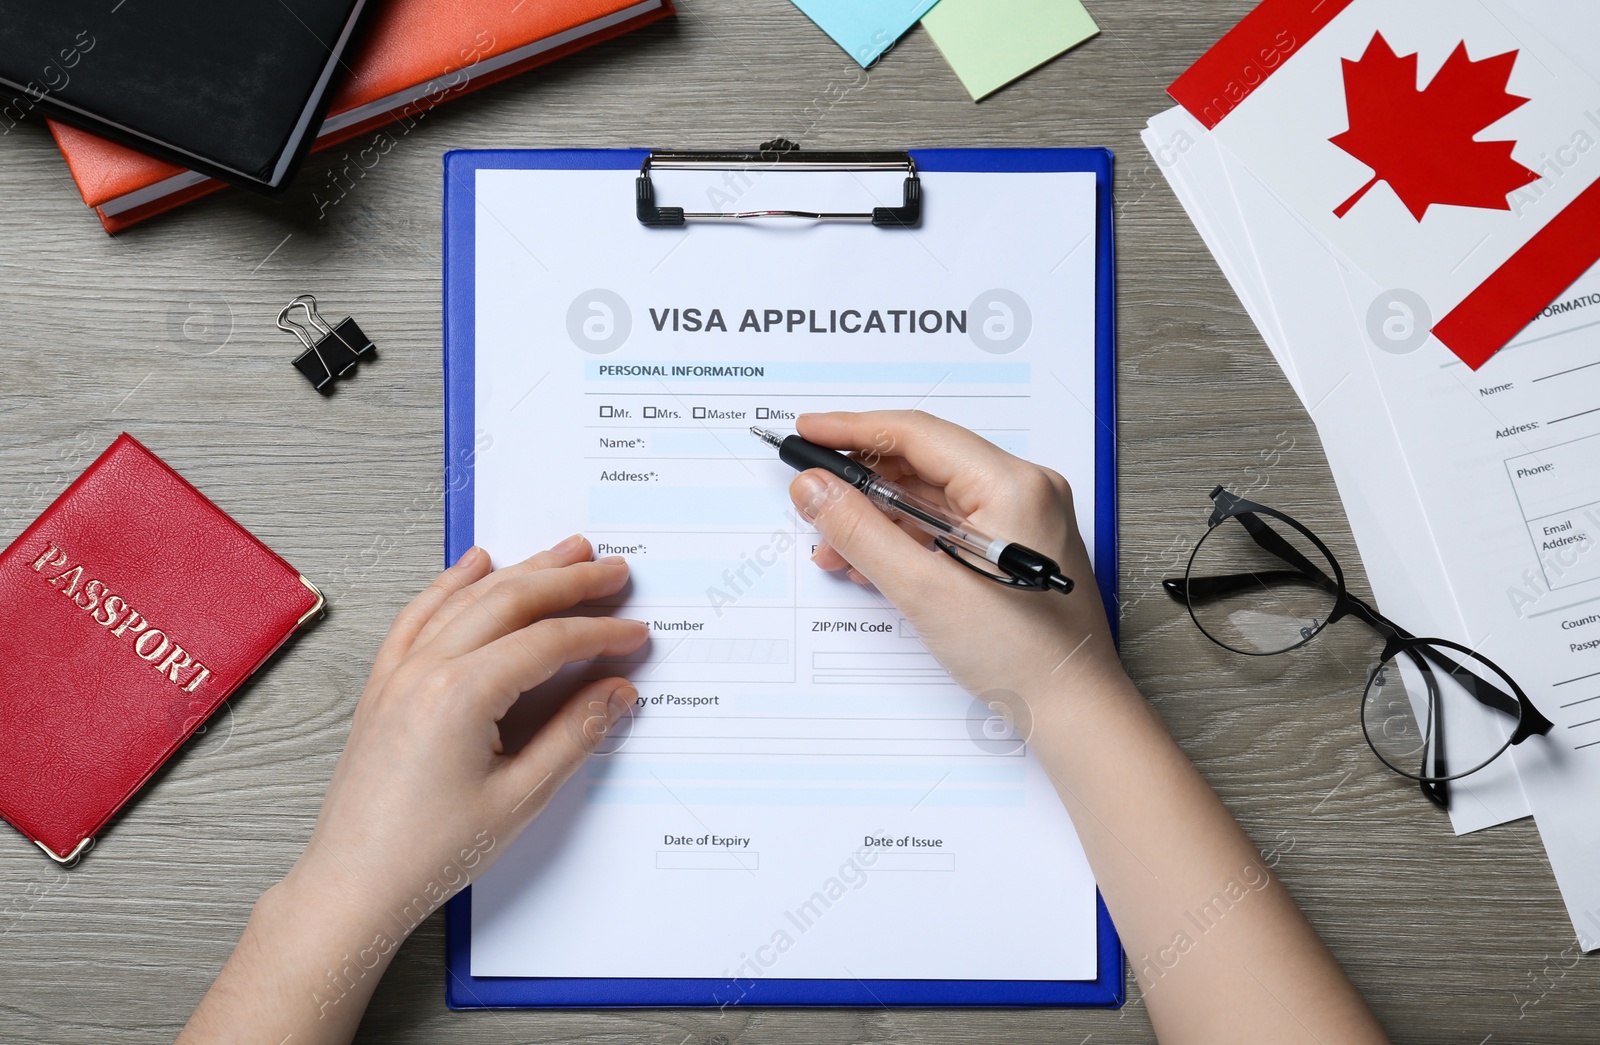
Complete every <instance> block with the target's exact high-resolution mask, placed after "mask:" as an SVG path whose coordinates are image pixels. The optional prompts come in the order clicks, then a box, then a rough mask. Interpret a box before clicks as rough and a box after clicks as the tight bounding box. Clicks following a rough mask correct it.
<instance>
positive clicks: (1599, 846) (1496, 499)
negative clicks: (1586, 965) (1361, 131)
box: [1351, 271, 1600, 950]
mask: <svg viewBox="0 0 1600 1045" xmlns="http://www.w3.org/2000/svg"><path fill="white" fill-rule="evenodd" d="M1376 294H1377V292H1376V291H1375V290H1374V288H1372V287H1371V285H1370V284H1368V283H1365V282H1364V281H1360V280H1352V285H1351V297H1352V300H1353V302H1354V304H1355V306H1356V308H1357V310H1359V309H1360V308H1361V307H1362V304H1363V302H1369V301H1371V300H1372V299H1373V298H1375V297H1376ZM1597 318H1600V278H1597V273H1596V272H1594V271H1591V272H1590V273H1589V274H1587V275H1586V276H1585V277H1584V278H1583V280H1581V281H1580V282H1579V283H1578V284H1576V285H1575V286H1574V287H1572V288H1571V289H1570V290H1568V291H1567V292H1566V293H1565V294H1563V295H1562V296H1561V297H1560V298H1559V299H1557V301H1556V302H1555V303H1554V304H1553V305H1552V311H1548V312H1547V314H1546V315H1545V316H1544V317H1542V318H1540V319H1538V320H1535V321H1534V323H1533V324H1531V325H1530V326H1529V328H1528V329H1527V331H1525V332H1524V333H1523V334H1522V335H1521V336H1520V337H1519V338H1518V340H1517V341H1516V342H1513V343H1512V345H1510V346H1508V347H1507V348H1505V349H1502V350H1501V351H1500V352H1499V353H1498V354H1497V355H1495V356H1494V358H1492V359H1491V360H1490V361H1489V362H1488V363H1486V364H1485V365H1484V366H1483V367H1482V368H1481V369H1479V370H1478V371H1477V372H1476V373H1474V372H1472V371H1470V370H1467V368H1466V367H1465V366H1462V365H1461V364H1459V363H1458V362H1455V361H1454V360H1453V357H1451V356H1450V355H1449V354H1448V352H1447V351H1446V350H1445V349H1444V348H1443V346H1441V345H1438V344H1437V343H1436V342H1434V341H1431V340H1430V341H1429V342H1427V343H1426V344H1424V345H1423V346H1422V347H1421V348H1419V349H1418V350H1417V351H1415V352H1412V353H1409V354H1406V355H1398V356H1389V355H1385V356H1382V357H1379V356H1373V357H1372V366H1373V370H1374V372H1375V373H1376V374H1377V376H1378V378H1379V380H1380V382H1382V383H1383V385H1384V386H1385V388H1386V389H1387V390H1388V391H1389V398H1390V402H1391V411H1392V413H1393V416H1394V420H1395V423H1396V425H1397V427H1398V428H1399V430H1400V433H1401V439H1402V441H1403V442H1404V443H1405V444H1406V447H1407V452H1408V455H1409V457H1410V460H1411V463H1412V470H1413V473H1414V475H1415V476H1416V480H1417V484H1418V491H1419V493H1420V495H1421V496H1422V498H1423V500H1424V502H1425V503H1426V504H1427V505H1428V512H1429V518H1430V521H1431V522H1432V524H1433V530H1434V533H1435V536H1436V538H1437V539H1438V541H1439V547H1440V550H1441V552H1442V554H1443V555H1444V557H1445V560H1446V561H1447V562H1449V563H1451V564H1452V567H1451V574H1452V580H1453V582H1454V585H1455V590H1456V593H1457V598H1458V601H1459V604H1460V607H1461V610H1462V613H1463V615H1464V617H1465V619H1466V621H1467V625H1468V629H1469V633H1470V634H1472V636H1473V637H1474V639H1475V640H1476V641H1477V642H1478V643H1479V644H1480V648H1481V649H1482V651H1483V652H1484V653H1485V654H1486V655H1487V656H1489V657H1490V658H1492V659H1493V660H1495V661H1496V662H1497V663H1499V664H1500V665H1501V666H1502V667H1504V668H1505V669H1506V670H1507V671H1509V672H1510V673H1511V675H1512V676H1513V677H1514V678H1516V679H1517V681H1518V682H1519V683H1520V684H1521V685H1522V687H1523V689H1524V690H1525V691H1526V692H1527V693H1528V695H1529V697H1531V698H1532V699H1533V701H1534V703H1536V704H1537V705H1538V706H1539V708H1540V710H1541V711H1543V712H1544V713H1545V714H1546V715H1547V716H1548V717H1549V718H1550V719H1552V720H1553V721H1554V722H1555V723H1556V726H1555V729H1554V730H1552V731H1551V733H1550V735H1549V736H1548V737H1543V738H1541V737H1535V738H1531V739H1530V740H1529V741H1527V742H1526V743H1524V744H1522V745H1520V746H1518V747H1516V748H1514V749H1513V753H1514V756H1515V759H1516V763H1517V768H1518V772H1519V774H1520V775H1521V778H1522V784H1523V790H1524V791H1525V792H1526V794H1527V797H1528V802H1529V805H1530V807H1531V809H1532V811H1533V814H1534V819H1535V820H1536V821H1537V822H1538V825H1539V834H1540V836H1541V838H1542V839H1543V841H1544V845H1545V850H1546V852H1547V853H1548V855H1549V857H1550V863H1551V867H1552V868H1553V870H1554V871H1555V874H1556V880H1557V882H1558V883H1559V884H1560V886H1561V894H1562V898H1563V900H1564V901H1565V902H1566V905H1567V910H1568V914H1569V915H1570V916H1571V918H1572V921H1573V925H1574V928H1575V929H1576V930H1577V933H1578V938H1579V941H1580V942H1581V944H1582V945H1583V947H1584V948H1585V949H1586V950H1593V949H1596V948H1597V947H1600V818H1597V817H1596V816H1595V813H1594V810H1595V803H1596V801H1597V800H1600V327H1596V326H1595V325H1594V324H1595V322H1596V319H1597ZM1397 400H1401V401H1403V402H1404V403H1405V407H1404V408H1403V409H1402V408H1399V407H1397V406H1394V404H1395V403H1396V401H1397Z"/></svg>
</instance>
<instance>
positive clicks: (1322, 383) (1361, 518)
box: [1147, 108, 1528, 834]
mask: <svg viewBox="0 0 1600 1045" xmlns="http://www.w3.org/2000/svg"><path fill="white" fill-rule="evenodd" d="M1147 144H1149V145H1150V147H1151V151H1152V154H1153V155H1155V156H1156V157H1157V159H1158V161H1159V162H1161V163H1162V165H1163V168H1164V170H1166V171H1167V172H1168V174H1169V176H1170V177H1171V178H1172V180H1173V182H1174V188H1175V190H1176V191H1178V192H1179V194H1180V198H1183V197H1184V196H1187V197H1188V200H1187V202H1186V207H1187V208H1189V209H1190V211H1191V216H1193V215H1194V214H1195V213H1196V212H1198V213H1201V214H1203V215H1204V217H1205V219H1206V223H1205V224H1204V225H1202V224H1200V223H1199V222H1198V221H1197V227H1198V228H1200V229H1201V231H1202V235H1203V236H1207V230H1208V229H1211V230H1219V229H1227V230H1229V231H1228V235H1227V236H1226V238H1224V237H1223V236H1221V235H1220V234H1218V233H1217V232H1216V231H1213V232H1212V233H1211V235H1210V236H1207V240H1208V245H1209V246H1211V249H1212V251H1213V253H1214V254H1217V256H1218V257H1219V260H1220V259H1222V258H1223V257H1224V255H1223V253H1221V252H1222V251H1226V252H1227V254H1228V256H1229V260H1227V261H1224V262H1222V263H1223V265H1224V270H1225V273H1227V274H1228V275H1229V280H1230V282H1231V283H1233V285H1234V287H1235V291H1236V292H1237V293H1239V295H1240V298H1241V300H1242V301H1245V302H1246V308H1247V310H1248V311H1250V313H1251V316H1252V318H1253V319H1254V320H1255V321H1256V324H1257V326H1258V327H1259V328H1260V330H1261V331H1262V335H1263V337H1264V338H1266V340H1267V341H1268V343H1269V345H1273V343H1274V342H1277V344H1276V345H1275V346H1274V348H1273V351H1274V355H1275V357H1276V358H1278V360H1279V363H1280V365H1281V366H1283V367H1284V370H1285V373H1286V374H1287V375H1289V376H1290V380H1291V383H1292V384H1294V385H1295V387H1296V391H1297V392H1298V393H1299V394H1300V397H1301V400H1302V402H1304V403H1305V405H1306V408H1307V410H1308V412H1310V413H1311V415H1312V418H1313V420H1315V421H1316V422H1317V426H1318V431H1319V432H1320V433H1321V435H1322V443H1323V450H1324V453H1325V454H1326V456H1327V458H1328V464H1329V468H1330V470H1331V471H1332V472H1333V475H1334V480H1335V482H1336V484H1337V485H1338V487H1339V493H1340V498H1341V500H1342V501H1343V503H1344V507H1345V511H1346V515H1347V517H1348V519H1349V522H1350V527H1351V532H1352V535H1353V536H1354V537H1355V539H1356V546H1357V549H1358V550H1359V552H1360V554H1361V559H1362V563H1363V565H1364V566H1365V568H1366V574H1367V579H1368V581H1369V583H1370V584H1371V586H1372V589H1373V594H1374V596H1375V597H1376V600H1377V602H1378V605H1379V606H1380V607H1381V608H1382V609H1383V611H1384V612H1385V613H1388V614H1390V615H1391V616H1392V617H1393V618H1394V619H1395V620H1397V621H1398V622H1399V623H1400V624H1401V625H1402V626H1404V627H1407V628H1408V629H1410V630H1411V631H1412V632H1413V633H1414V634H1419V635H1437V636H1441V637H1445V638H1458V639H1459V638H1461V637H1463V636H1465V635H1466V634H1467V631H1466V628H1465V624H1464V622H1463V620H1462V618H1461V616H1460V614H1459V612H1458V611H1457V610H1456V606H1455V599H1454V595H1453V592H1452V589H1451V585H1450V580H1449V576H1448V574H1447V573H1446V571H1445V567H1444V563H1443V562H1442V561H1441V559H1440V555H1439V552H1438V549H1437V548H1436V546H1435V544H1434V541H1433V538H1432V533H1431V530H1430V528H1429V525H1428V520H1427V516H1426V514H1425V513H1424V511H1423V506H1422V504H1421V502H1420V501H1419V499H1418V496H1417V493H1416V490H1415V489H1414V486H1413V484H1412V482H1411V477H1410V474H1409V469H1408V467H1407V459H1406V456H1405V453H1404V451H1403V449H1402V447H1401V445H1400V443H1399V441H1398V437H1397V435H1396V432H1395V429H1394V427H1393V426H1392V425H1391V424H1390V423H1389V420H1388V417H1387V411H1386V410H1385V408H1384V401H1383V396H1382V392H1381V390H1380V389H1379V388H1378V387H1377V384H1376V382H1375V380H1374V378H1373V375H1372V374H1371V372H1370V369H1369V368H1368V366H1367V364H1366V361H1365V358H1364V356H1362V355H1360V354H1359V353H1360V348H1359V346H1360V345H1361V344H1362V343H1364V339H1365V338H1366V334H1365V325H1364V322H1358V321H1357V320H1356V319H1355V318H1354V317H1353V316H1352V315H1351V313H1350V308H1349V302H1348V300H1347V299H1346V297H1345V295H1344V293H1343V292H1342V283H1341V282H1340V280H1341V273H1342V272H1343V271H1344V269H1343V266H1341V265H1340V264H1339V262H1338V261H1337V259H1335V258H1334V257H1333V256H1332V255H1331V253H1330V252H1329V251H1328V250H1327V248H1326V247H1325V246H1323V245H1322V244H1321V243H1320V242H1319V241H1318V240H1317V239H1316V237H1315V236H1314V234H1313V233H1311V231H1310V230H1309V229H1307V228H1305V227H1304V225H1303V224H1302V223H1300V222H1299V221H1298V220H1297V219H1296V218H1295V217H1294V215H1293V214H1292V213H1291V212H1290V211H1289V210H1288V209H1287V208H1286V207H1285V206H1284V205H1283V204H1282V203H1281V202H1280V201H1278V200H1277V199H1276V197H1274V196H1272V195H1271V194H1270V193H1268V192H1267V191H1266V190H1265V188H1264V187H1263V186H1262V185H1261V183H1260V181H1259V180H1258V179H1256V178H1254V176H1252V175H1251V174H1250V173H1249V172H1248V171H1247V170H1245V169H1244V168H1243V166H1242V164H1240V163H1239V161H1238V160H1237V159H1235V158H1233V157H1232V156H1231V155H1230V154H1228V153H1227V151H1226V150H1221V149H1218V148H1217V146H1216V142H1215V139H1213V138H1212V137H1211V136H1210V135H1209V134H1208V133H1207V132H1206V131H1205V129H1204V128H1203V127H1202V126H1201V125H1200V124H1199V122H1198V121H1197V120H1195V119H1194V118H1193V117H1192V116H1190V115H1189V114H1188V113H1187V112H1185V111H1184V110H1183V109H1181V108H1173V109H1171V110H1168V111H1167V112H1165V113H1162V114H1160V115H1158V116H1156V117H1154V118H1152V120H1151V121H1150V127H1149V129H1148V137H1147ZM1212 236H1215V237H1216V240H1215V242H1213V241H1212V238H1211V237H1212ZM1230 270H1231V271H1230ZM1363 320H1364V317H1363ZM1423 329H1424V330H1426V325H1425V324H1424V326H1423ZM1352 352H1356V353H1357V355H1355V356H1354V357H1352ZM1309 652H1310V653H1314V652H1315V651H1314V650H1313V651H1309ZM1372 765H1373V769H1374V771H1384V772H1386V770H1381V767H1378V765H1377V762H1376V760H1373V763H1372ZM1451 788H1452V804H1451V809H1450V816H1451V823H1452V825H1453V826H1454V828H1455V830H1456V833H1457V834H1465V833H1468V832H1471V831H1476V830H1480V829H1482V828H1485V827H1490V826H1493V825H1495V824H1498V823H1503V822H1505V821H1507V820H1514V819H1517V818H1519V817H1522V816H1526V815H1528V807H1527V802H1526V799H1525V798H1524V797H1523V795H1522V790H1521V786H1520V783H1519V781H1518V780H1517V774H1516V770H1515V767H1514V764H1513V762H1512V760H1510V759H1503V760H1500V761H1499V762H1497V763H1495V764H1492V765H1490V766H1488V767H1486V768H1485V769H1483V770H1480V771H1479V772H1478V773H1476V774H1473V776H1472V777H1470V778H1468V779H1465V780H1461V781H1456V782H1454V783H1453V784H1452V785H1451Z"/></svg>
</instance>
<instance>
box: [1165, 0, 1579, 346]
mask: <svg viewBox="0 0 1600 1045" xmlns="http://www.w3.org/2000/svg"><path fill="white" fill-rule="evenodd" d="M1171 94H1172V96H1173V97H1174V98H1175V99H1176V100H1177V101H1178V102H1179V103H1180V104H1181V105H1183V107H1184V108H1186V109H1188V110H1189V112H1190V113H1191V114H1192V115H1194V116H1195V117H1196V118H1197V119H1198V120H1199V121H1200V122H1201V123H1202V124H1204V125H1205V126H1206V127H1208V128H1210V129H1211V130H1212V132H1213V133H1214V135H1215V137H1216V140H1217V142H1218V143H1219V144H1220V145H1221V146H1222V147H1223V148H1225V149H1227V150H1229V151H1230V152H1231V153H1233V154H1234V155H1235V156H1237V157H1238V158H1239V159H1240V160H1242V161H1243V162H1244V164H1245V165H1246V166H1247V167H1248V168H1249V169H1250V170H1251V171H1252V172H1253V173H1254V174H1255V175H1256V176H1257V177H1258V178H1260V179H1261V180H1262V182H1263V183H1264V184H1265V185H1266V186H1267V188H1268V189H1270V190H1271V191H1273V192H1274V193H1276V194H1277V195H1278V196H1279V197H1280V198H1281V199H1282V200H1283V201H1284V202H1285V203H1287V204H1288V205H1289V206H1290V208H1291V209H1292V210H1293V211H1294V212H1295V213H1296V214H1297V215H1298V216H1299V217H1300V219H1301V220H1302V221H1304V222H1305V223H1306V224H1307V225H1308V226H1309V227H1310V228H1311V229H1312V230H1313V231H1314V232H1315V233H1316V234H1317V235H1318V236H1319V237H1320V238H1322V239H1323V240H1324V242H1326V243H1327V244H1328V245H1329V246H1330V247H1331V248H1332V249H1333V250H1334V251H1336V252H1337V253H1338V254H1339V255H1341V256H1342V257H1343V258H1345V259H1346V260H1347V261H1349V262H1350V263H1352V264H1353V265H1354V266H1355V267H1357V268H1359V269H1360V270H1362V271H1363V272H1364V273H1365V274H1366V275H1367V276H1368V277H1370V278H1371V279H1372V280H1373V281H1375V282H1376V283H1377V284H1378V285H1379V286H1380V287H1382V288H1384V290H1385V291H1388V292H1392V293H1395V294H1401V295H1405V296H1407V299H1408V300H1414V301H1415V302H1416V304H1417V305H1418V306H1420V316H1421V318H1423V319H1425V320H1426V324H1425V328H1427V327H1431V329H1432V332H1433V333H1434V335H1435V336H1437V337H1438V338H1439V340H1440V341H1441V342H1443V343H1444V344H1445V345H1446V346H1447V347H1448V348H1449V349H1450V350H1451V351H1452V352H1454V353H1455V354H1456V355H1457V356H1459V357H1460V358H1461V359H1462V360H1463V361H1464V362H1465V363H1467V364H1468V365H1469V366H1471V367H1473V368H1477V367H1479V366H1481V365H1482V364H1483V363H1484V362H1485V361H1486V360H1487V359H1488V358H1489V357H1490V356H1492V355H1493V354H1494V353H1495V352H1497V351H1498V350H1499V349H1500V348H1501V347H1502V346H1504V345H1505V344H1506V343H1507V342H1509V341H1510V340H1511V339H1512V338H1513V337H1514V336H1516V334H1517V333H1518V332H1519V331H1520V330H1522V328H1523V327H1525V326H1526V325H1527V324H1528V323H1529V322H1530V321H1531V320H1532V319H1533V318H1534V317H1535V316H1536V315H1538V314H1539V313H1540V312H1541V311H1542V310H1543V309H1544V308H1545V307H1546V306H1548V305H1549V304H1550V303H1551V302H1552V301H1553V300H1555V299H1556V298H1557V297H1558V296H1559V295H1560V294H1561V292H1562V291H1563V290H1565V289H1566V288H1567V287H1568V286H1569V285H1571V284H1572V283H1573V282H1574V281H1575V280H1576V279H1577V278H1578V277H1579V276H1581V275H1582V274H1583V273H1584V272H1585V271H1586V270H1587V269H1588V268H1589V267H1590V266H1591V265H1592V264H1594V263H1595V261H1596V260H1600V237H1597V236H1596V235H1595V234H1594V229H1595V228H1596V225H1597V222H1600V188H1597V187H1596V185H1595V181H1596V176H1597V175H1600V149H1597V148H1596V143H1597V142H1600V84H1597V83H1596V82H1595V81H1594V80H1593V79H1592V78H1591V77H1590V76H1589V75H1588V74H1586V73H1585V72H1584V71H1583V70H1582V69H1580V68H1579V67H1578V66H1577V65H1575V64H1574V63H1573V62H1572V61H1571V60H1569V59H1568V58H1567V56H1566V55H1565V54H1564V53H1563V51H1562V49H1561V48H1559V47H1557V46H1555V45H1553V44H1552V43H1551V41H1550V40H1549V39H1548V38H1547V37H1545V36H1544V35H1542V34H1541V33H1539V32H1538V31H1537V30H1535V29H1533V28H1531V27H1530V26H1529V25H1528V23H1526V22H1525V21H1524V20H1523V19H1522V18H1520V17H1519V16H1518V15H1517V14H1516V13H1515V12H1513V11H1512V10H1510V9H1509V8H1507V7H1506V6H1505V5H1504V4H1502V3H1500V2H1499V0H1461V2H1453V0H1452V2H1445V0H1265V2H1264V3H1262V4H1261V5H1260V6H1259V7H1257V8H1256V9H1255V10H1254V11H1253V12H1251V14H1250V15H1249V16H1247V17H1246V18H1245V19H1244V21H1242V22H1240V23H1239V25H1238V26H1236V27H1235V28H1234V29H1233V30H1232V31H1231V32H1230V33H1229V34H1228V35H1227V36H1226V37H1224V38H1223V39H1222V40H1221V41H1220V42H1219V43H1218V44H1217V45H1216V46H1215V47H1213V48H1212V49H1211V50H1210V51H1209V52H1207V53H1206V55H1205V56H1204V57H1202V58H1201V59H1200V61H1198V62H1196V63H1195V65H1194V66H1193V67H1191V68H1190V69H1189V70H1188V71H1187V72H1186V73H1184V75H1183V76H1182V77H1180V78H1179V79H1178V80H1177V82H1175V83H1174V84H1173V85H1172V88H1171Z"/></svg>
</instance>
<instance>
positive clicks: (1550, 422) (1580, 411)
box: [1545, 406, 1600, 425]
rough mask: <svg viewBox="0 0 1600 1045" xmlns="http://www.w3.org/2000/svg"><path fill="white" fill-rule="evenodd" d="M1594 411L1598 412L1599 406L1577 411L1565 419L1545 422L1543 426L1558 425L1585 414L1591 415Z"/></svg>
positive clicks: (1560, 418) (1559, 418)
mask: <svg viewBox="0 0 1600 1045" xmlns="http://www.w3.org/2000/svg"><path fill="white" fill-rule="evenodd" d="M1596 410H1600V406H1594V407H1590V408H1589V409H1587V410H1579V411H1578V412H1577V413H1575V414H1568V415H1567V416H1566V417H1558V418H1556V419H1555V420H1554V421H1546V422H1545V424H1549V425H1554V424H1560V423H1561V422H1562V421H1570V420H1572V419H1573V418H1574V417H1583V416H1584V415H1585V414H1592V413H1594V412H1595V411H1596Z"/></svg>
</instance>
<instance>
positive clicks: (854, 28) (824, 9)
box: [794, 0, 939, 69]
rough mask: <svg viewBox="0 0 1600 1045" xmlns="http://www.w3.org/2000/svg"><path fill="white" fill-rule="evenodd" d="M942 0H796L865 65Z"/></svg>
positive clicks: (815, 20) (796, 2)
mask: <svg viewBox="0 0 1600 1045" xmlns="http://www.w3.org/2000/svg"><path fill="white" fill-rule="evenodd" d="M938 2H939V0H794V5H795V6H796V7H798V8H799V9H800V10H802V11H804V12H805V13H806V17H808V18H810V19H811V20H812V21H813V22H815V23H817V25H819V26H820V27H821V28H822V31H823V32H825V33H827V34H828V35H829V36H831V37H833V39H834V42H835V43H837V44H838V45H839V46H840V47H843V48H844V49H845V52H846V53H847V54H849V55H850V57H851V58H854V59H855V60H856V62H857V63H858V64H859V65H860V66H861V67H862V68H863V69H865V68H866V67H867V66H869V65H871V64H872V63H873V62H874V61H876V60H877V58H878V56H879V55H881V54H882V53H883V52H885V51H887V50H888V49H889V45H890V44H892V43H894V42H895V41H896V40H898V39H900V37H902V36H904V35H905V31H906V30H907V29H910V28H911V27H912V25H914V24H915V23H916V21H917V20H918V19H920V18H921V17H922V16H923V15H925V14H927V13H928V11H929V10H930V9H931V8H932V7H933V5H934V4H936V3H938Z"/></svg>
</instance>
